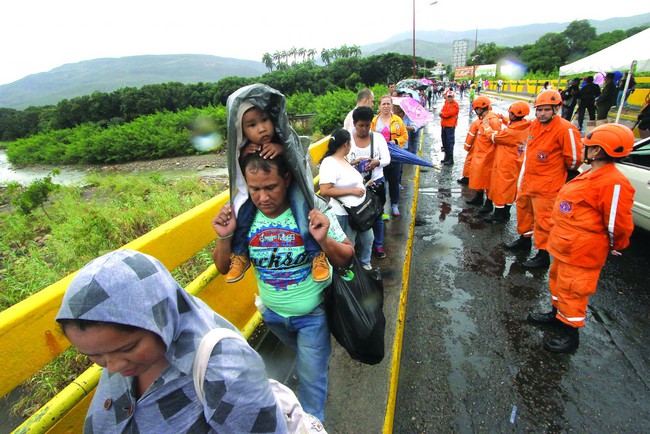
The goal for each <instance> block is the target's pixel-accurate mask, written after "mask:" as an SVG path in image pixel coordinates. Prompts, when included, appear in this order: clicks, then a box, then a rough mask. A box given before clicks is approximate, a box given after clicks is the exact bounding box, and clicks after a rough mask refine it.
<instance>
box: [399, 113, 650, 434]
mask: <svg viewBox="0 0 650 434" xmlns="http://www.w3.org/2000/svg"><path fill="white" fill-rule="evenodd" d="M494 105H495V110H497V111H501V112H502V113H505V110H506V109H507V106H508V105H509V104H508V102H507V101H504V102H495V104H494ZM438 110H439V109H438ZM467 112H468V106H467V100H465V101H461V120H460V122H459V126H458V128H457V130H456V142H457V148H456V152H455V159H456V165H454V166H453V167H452V168H447V167H445V168H443V169H442V171H435V170H431V171H429V172H427V173H423V174H422V178H421V181H420V190H419V205H418V210H417V217H416V228H415V240H414V249H413V261H412V266H411V273H410V276H411V277H410V282H409V288H410V289H409V300H408V308H407V317H406V318H407V319H406V325H405V327H406V328H405V336H404V348H403V353H402V364H401V373H400V383H399V389H398V395H397V407H396V414H395V424H394V432H395V433H439V432H443V433H444V432H461V433H470V432H594V433H595V432H644V431H645V432H647V431H648V430H649V429H650V428H649V427H650V404H649V402H650V348H649V347H648V346H647V333H648V330H650V315H649V314H648V306H649V305H650V279H649V278H648V272H647V267H648V264H649V263H650V261H649V258H650V234H649V233H647V232H644V231H642V230H640V229H637V230H636V231H635V233H634V236H633V239H632V245H631V247H630V248H628V249H626V250H625V251H623V256H622V257H620V258H610V260H609V261H608V263H607V265H606V266H605V268H604V269H603V272H602V275H601V280H600V282H599V285H598V291H597V293H596V294H595V295H594V296H593V297H592V298H591V300H590V305H589V310H588V319H587V326H586V328H585V329H583V330H582V333H581V344H580V348H579V349H578V350H577V352H576V353H574V354H571V355H557V354H552V353H549V352H547V351H545V350H544V349H543V348H542V346H541V342H542V339H543V337H544V336H545V334H547V333H549V332H550V330H547V329H544V328H541V327H536V326H533V325H529V324H528V323H526V321H525V317H526V315H527V313H528V312H529V311H531V310H540V309H542V310H545V309H547V308H548V307H549V301H548V298H549V297H548V284H547V279H548V271H538V272H530V271H526V270H525V269H523V268H522V267H521V266H520V265H519V263H520V261H522V260H523V259H525V258H526V255H525V254H513V253H510V252H508V251H506V250H505V249H504V248H503V244H504V243H505V242H508V241H510V240H511V239H513V238H514V236H515V233H516V227H515V223H516V222H515V218H514V213H513V217H512V219H511V221H510V222H508V223H507V224H506V225H497V226H494V225H489V224H486V223H484V222H483V220H482V216H481V215H480V214H478V213H477V210H476V209H475V208H473V207H470V206H467V205H466V204H465V199H467V198H469V197H471V192H470V191H469V190H468V189H467V188H461V187H460V186H459V185H458V184H457V183H456V182H455V180H456V179H457V178H458V177H459V176H460V172H461V171H462V163H463V161H464V154H465V153H464V151H463V150H462V146H460V145H458V143H462V142H463V140H464V137H465V134H466V132H467V127H468V124H469V121H468V118H467ZM437 125H438V123H437V122H436V123H434V124H432V125H431V126H429V127H428V131H427V134H426V135H425V139H424V147H425V148H424V154H425V157H427V158H429V159H432V160H434V161H436V160H440V158H441V155H440V154H439V153H438V151H439V150H440V139H439V135H440V129H439V127H438V126H437Z"/></svg>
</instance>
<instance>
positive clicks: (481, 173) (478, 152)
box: [469, 112, 503, 190]
mask: <svg viewBox="0 0 650 434" xmlns="http://www.w3.org/2000/svg"><path fill="white" fill-rule="evenodd" d="M480 119H481V122H480V123H479V127H478V131H477V133H476V139H475V140H474V144H473V145H472V147H473V148H476V149H475V150H474V155H473V156H472V165H471V166H470V169H469V188H471V189H472V190H488V189H489V188H490V179H491V178H492V165H493V164H494V144H493V143H492V140H490V136H489V135H488V134H486V131H485V128H486V126H489V128H488V132H489V130H490V129H491V130H494V131H500V130H501V127H502V125H503V123H502V122H501V117H500V116H498V115H497V114H496V113H494V112H487V113H486V114H485V115H484V116H483V117H482V118H480Z"/></svg>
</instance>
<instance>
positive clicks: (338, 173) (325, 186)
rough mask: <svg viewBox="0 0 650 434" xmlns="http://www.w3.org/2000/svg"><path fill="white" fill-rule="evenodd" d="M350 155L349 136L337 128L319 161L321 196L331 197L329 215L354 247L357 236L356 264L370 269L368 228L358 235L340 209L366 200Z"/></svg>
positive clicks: (343, 209)
mask: <svg viewBox="0 0 650 434" xmlns="http://www.w3.org/2000/svg"><path fill="white" fill-rule="evenodd" d="M348 152H350V133H349V132H348V131H347V130H344V129H343V128H339V129H337V130H335V131H334V132H333V133H332V137H331V138H330V141H329V143H328V145H327V152H325V156H324V157H323V159H322V160H321V163H320V170H319V172H318V174H319V176H320V194H321V195H322V196H325V197H329V198H330V201H329V203H330V206H331V207H332V213H334V215H336V219H337V220H338V221H339V224H340V225H341V228H342V229H343V231H344V232H345V234H346V235H347V237H348V239H349V240H350V241H352V243H354V244H356V240H357V236H358V237H359V243H360V244H359V246H358V249H357V251H358V253H359V261H360V262H361V264H362V265H363V267H364V268H365V269H367V270H370V269H371V268H372V267H371V265H370V255H371V250H370V249H371V246H372V240H373V234H372V231H371V230H370V229H368V230H367V231H364V232H357V231H355V230H354V229H352V228H351V227H350V224H349V222H348V213H347V211H346V210H345V208H344V207H343V205H345V206H347V207H352V206H357V205H360V204H361V203H363V201H364V200H365V198H366V187H365V185H364V181H363V177H362V176H361V173H359V172H358V171H357V170H356V169H355V168H354V167H353V166H352V165H351V164H350V163H348V160H347V155H348Z"/></svg>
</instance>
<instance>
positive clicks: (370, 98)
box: [343, 88, 375, 134]
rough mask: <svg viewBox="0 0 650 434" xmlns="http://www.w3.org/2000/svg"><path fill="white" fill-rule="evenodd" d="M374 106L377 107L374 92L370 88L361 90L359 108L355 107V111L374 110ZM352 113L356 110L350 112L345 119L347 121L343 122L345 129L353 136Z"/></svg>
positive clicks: (358, 95) (358, 99)
mask: <svg viewBox="0 0 650 434" xmlns="http://www.w3.org/2000/svg"><path fill="white" fill-rule="evenodd" d="M374 106H375V94H374V93H373V91H372V90H370V89H368V88H365V89H361V90H360V91H359V93H358V94H357V106H356V107H355V109H357V108H359V107H370V108H373V107H374ZM352 112H354V109H352V110H350V112H349V113H348V114H347V116H346V117H345V120H344V121H343V128H345V129H346V130H348V131H349V132H350V134H352V127H353V125H352Z"/></svg>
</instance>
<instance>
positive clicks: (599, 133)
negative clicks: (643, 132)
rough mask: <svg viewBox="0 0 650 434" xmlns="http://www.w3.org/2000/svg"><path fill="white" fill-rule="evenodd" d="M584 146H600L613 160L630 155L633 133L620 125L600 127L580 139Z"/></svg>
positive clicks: (632, 146) (632, 145)
mask: <svg viewBox="0 0 650 434" xmlns="http://www.w3.org/2000/svg"><path fill="white" fill-rule="evenodd" d="M582 143H584V144H585V146H600V147H601V148H603V150H604V151H605V153H606V154H607V155H609V156H610V157H613V158H621V157H625V156H627V155H630V152H632V148H634V133H633V132H632V130H631V129H629V128H628V127H626V126H625V125H621V124H605V125H600V126H598V127H596V128H594V129H593V130H591V132H589V133H588V134H587V135H586V136H585V137H583V138H582Z"/></svg>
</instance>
